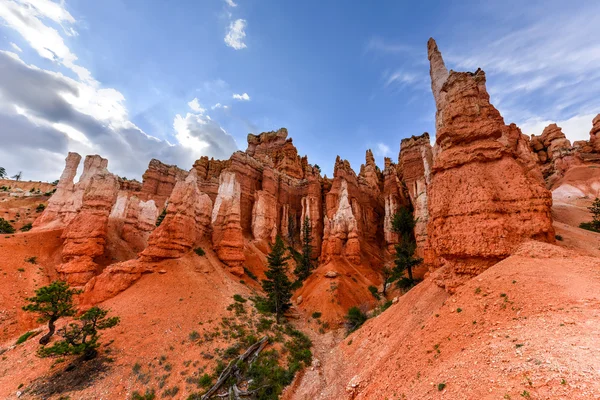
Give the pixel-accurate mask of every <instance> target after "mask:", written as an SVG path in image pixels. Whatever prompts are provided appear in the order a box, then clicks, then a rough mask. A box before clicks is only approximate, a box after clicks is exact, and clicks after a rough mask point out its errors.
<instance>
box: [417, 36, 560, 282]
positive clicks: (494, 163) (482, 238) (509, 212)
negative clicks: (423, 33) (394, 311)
mask: <svg viewBox="0 0 600 400" xmlns="http://www.w3.org/2000/svg"><path fill="white" fill-rule="evenodd" d="M428 53H429V59H430V61H431V78H432V90H433V92H434V98H435V100H436V107H437V113H436V126H437V134H436V145H435V149H434V151H433V154H434V161H433V168H432V175H431V184H430V185H429V186H428V197H429V217H430V219H429V224H428V226H427V233H428V248H429V250H430V251H431V254H429V255H428V261H429V262H431V263H433V264H434V265H436V266H444V267H445V268H444V269H443V270H442V272H443V274H441V275H442V279H441V284H443V285H445V286H446V288H448V289H452V288H453V287H455V286H456V285H457V284H458V283H460V281H462V279H463V277H465V276H472V275H474V274H478V273H480V272H481V271H482V270H483V269H485V268H487V267H488V266H490V265H492V264H494V263H496V262H498V261H499V260H501V259H503V258H505V257H508V256H509V255H510V254H511V253H512V252H513V251H514V250H515V249H516V247H517V246H518V245H519V244H520V243H522V242H523V241H525V240H527V239H530V238H534V239H539V240H543V241H548V242H553V241H554V230H553V228H552V218H551V214H550V208H551V205H552V198H551V194H550V192H549V191H548V190H546V189H545V188H544V186H543V181H542V180H541V176H540V174H539V171H536V169H535V168H533V167H532V164H531V160H532V157H531V152H529V153H528V152H527V148H526V146H525V145H524V144H523V143H522V142H523V141H524V137H523V135H522V134H521V132H520V130H519V129H518V128H517V127H516V126H515V125H510V126H507V125H505V124H504V120H503V119H502V116H501V115H500V113H499V112H498V110H496V109H495V108H494V106H492V104H490V102H489V95H488V93H487V91H486V87H485V73H484V72H483V71H481V70H477V71H476V72H475V73H469V72H454V71H451V72H450V73H449V74H448V76H447V79H446V80H445V81H444V82H441V80H442V79H441V77H443V76H445V71H446V69H445V66H444V65H443V60H442V57H441V54H440V53H439V51H438V49H437V46H436V44H435V41H433V39H431V40H430V41H429V43H428ZM440 82H441V83H440ZM536 172H537V173H536Z"/></svg>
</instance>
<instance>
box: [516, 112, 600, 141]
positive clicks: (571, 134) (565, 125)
mask: <svg viewBox="0 0 600 400" xmlns="http://www.w3.org/2000/svg"><path fill="white" fill-rule="evenodd" d="M596 115H597V114H583V115H575V116H574V117H571V118H569V119H565V120H559V121H557V120H542V119H541V118H530V119H528V120H526V121H525V122H523V123H522V124H521V126H520V128H521V131H522V132H523V133H524V134H526V135H532V134H533V135H540V134H541V133H542V131H543V130H544V128H545V127H547V126H548V125H550V124H556V125H558V126H559V127H561V128H562V131H563V133H564V134H565V135H566V136H567V139H569V140H570V141H571V144H573V142H575V141H577V140H589V139H590V130H591V129H592V120H593V119H594V117H595V116H596Z"/></svg>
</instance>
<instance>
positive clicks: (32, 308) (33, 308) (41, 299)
mask: <svg viewBox="0 0 600 400" xmlns="http://www.w3.org/2000/svg"><path fill="white" fill-rule="evenodd" d="M79 293H81V291H80V290H75V289H70V288H69V285H67V284H66V283H65V282H62V281H54V282H52V283H51V284H50V285H48V286H44V287H41V288H39V289H37V290H36V291H35V296H33V297H30V298H28V299H27V301H29V304H27V305H26V306H24V307H23V310H24V311H28V312H34V313H37V314H39V315H40V316H39V318H38V322H48V333H47V334H45V335H44V336H42V337H41V338H40V344H47V343H48V342H49V341H50V338H51V337H52V335H54V331H55V329H56V327H55V325H54V324H55V323H56V321H58V319H59V318H61V317H71V316H73V315H75V306H74V305H73V295H75V294H79Z"/></svg>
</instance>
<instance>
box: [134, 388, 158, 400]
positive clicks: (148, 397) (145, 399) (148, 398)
mask: <svg viewBox="0 0 600 400" xmlns="http://www.w3.org/2000/svg"><path fill="white" fill-rule="evenodd" d="M155 398H156V395H155V394H154V389H146V393H144V394H140V393H139V392H137V391H136V392H133V393H132V394H131V400H154V399H155Z"/></svg>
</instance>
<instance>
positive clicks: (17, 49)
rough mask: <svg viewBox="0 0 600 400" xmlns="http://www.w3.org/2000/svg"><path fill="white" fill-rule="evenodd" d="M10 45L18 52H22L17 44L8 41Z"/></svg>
mask: <svg viewBox="0 0 600 400" xmlns="http://www.w3.org/2000/svg"><path fill="white" fill-rule="evenodd" d="M10 46H11V47H12V48H13V49H15V50H16V51H18V52H19V53H22V52H23V50H22V49H21V48H20V47H19V46H17V45H16V44H14V43H12V42H11V43H10Z"/></svg>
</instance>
